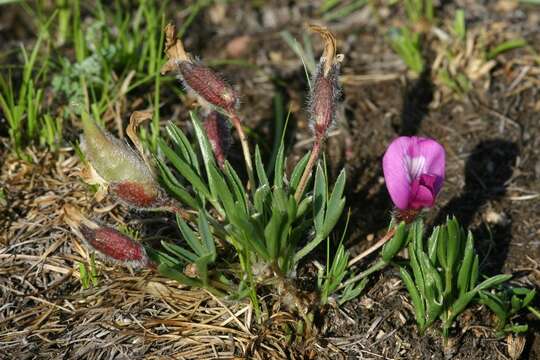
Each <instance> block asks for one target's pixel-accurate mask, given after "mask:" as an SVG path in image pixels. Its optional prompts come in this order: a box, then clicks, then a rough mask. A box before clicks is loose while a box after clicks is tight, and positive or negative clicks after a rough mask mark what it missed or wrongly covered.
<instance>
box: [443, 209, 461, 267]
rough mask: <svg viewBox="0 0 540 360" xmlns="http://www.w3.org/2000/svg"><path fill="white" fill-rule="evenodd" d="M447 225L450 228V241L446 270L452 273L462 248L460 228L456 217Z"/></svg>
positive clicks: (447, 249)
mask: <svg viewBox="0 0 540 360" xmlns="http://www.w3.org/2000/svg"><path fill="white" fill-rule="evenodd" d="M446 227H447V229H448V242H447V243H446V259H447V260H446V262H447V264H446V269H445V270H446V271H447V272H450V273H451V274H452V273H453V271H454V265H455V263H456V260H457V258H458V255H459V252H460V251H459V250H460V248H461V244H460V229H459V225H458V223H457V220H456V218H455V217H454V218H452V219H451V220H450V221H448V222H447V223H446Z"/></svg>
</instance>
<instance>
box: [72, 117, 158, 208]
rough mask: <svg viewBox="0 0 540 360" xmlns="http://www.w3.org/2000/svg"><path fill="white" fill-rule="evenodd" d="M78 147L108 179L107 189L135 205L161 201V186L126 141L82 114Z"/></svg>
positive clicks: (93, 166)
mask: <svg viewBox="0 0 540 360" xmlns="http://www.w3.org/2000/svg"><path fill="white" fill-rule="evenodd" d="M82 120H83V131H84V133H83V136H82V139H81V150H82V151H83V153H84V155H85V157H86V159H87V161H88V163H89V164H90V165H91V166H92V168H93V169H94V170H95V172H96V173H97V174H98V175H99V176H100V177H101V178H102V179H103V180H104V181H105V182H106V183H108V184H109V185H110V186H109V190H110V192H111V193H112V194H113V195H115V196H116V197H118V198H119V199H120V200H122V201H123V202H125V203H126V204H127V205H130V206H132V207H135V208H152V207H158V206H159V205H161V204H162V203H163V199H164V198H163V194H164V192H163V191H162V190H161V187H160V186H159V184H158V183H157V181H156V179H155V178H154V174H153V173H152V171H151V169H150V168H149V167H148V165H147V164H146V163H145V162H144V161H143V160H142V159H141V158H140V157H139V156H138V155H137V153H136V152H135V151H134V150H133V149H132V148H131V147H130V146H128V145H127V143H125V142H123V141H121V140H120V139H117V138H115V137H114V136H113V135H111V134H110V133H109V132H107V131H105V130H104V129H101V128H100V127H99V126H98V125H97V124H96V123H95V122H94V121H93V120H92V119H90V118H89V117H88V115H83V117H82Z"/></svg>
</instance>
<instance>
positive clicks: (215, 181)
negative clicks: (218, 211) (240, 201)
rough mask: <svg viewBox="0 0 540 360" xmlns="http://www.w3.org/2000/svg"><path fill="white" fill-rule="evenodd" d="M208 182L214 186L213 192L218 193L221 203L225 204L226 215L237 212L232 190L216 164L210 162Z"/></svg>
mask: <svg viewBox="0 0 540 360" xmlns="http://www.w3.org/2000/svg"><path fill="white" fill-rule="evenodd" d="M208 182H209V183H210V186H211V187H212V188H213V190H212V192H213V193H214V194H216V196H217V197H218V199H219V200H220V201H221V204H223V208H224V209H225V213H226V215H227V216H230V214H231V213H234V212H236V208H235V204H234V199H233V197H232V194H231V191H230V189H229V187H228V186H227V183H226V182H225V180H224V179H223V177H222V176H221V174H220V172H219V170H218V169H217V168H216V166H215V165H214V164H208Z"/></svg>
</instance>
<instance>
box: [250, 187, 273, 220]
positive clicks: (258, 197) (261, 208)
mask: <svg viewBox="0 0 540 360" xmlns="http://www.w3.org/2000/svg"><path fill="white" fill-rule="evenodd" d="M269 194H270V186H269V185H268V184H265V185H262V186H261V187H259V188H258V189H257V190H256V191H255V195H254V196H253V203H254V206H255V210H257V212H258V213H259V214H261V215H262V214H264V213H265V207H266V201H267V200H266V199H267V198H268V195H269Z"/></svg>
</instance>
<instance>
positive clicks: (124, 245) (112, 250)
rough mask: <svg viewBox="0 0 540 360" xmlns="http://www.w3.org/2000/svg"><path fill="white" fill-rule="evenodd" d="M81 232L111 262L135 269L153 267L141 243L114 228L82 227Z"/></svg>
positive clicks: (89, 243)
mask: <svg viewBox="0 0 540 360" xmlns="http://www.w3.org/2000/svg"><path fill="white" fill-rule="evenodd" d="M80 231H81V234H82V235H83V236H84V239H85V240H86V242H87V243H88V245H90V246H91V247H92V248H93V249H94V250H96V251H97V252H99V253H100V254H102V255H104V256H105V257H106V258H107V259H109V260H114V261H119V262H121V263H124V264H127V265H130V266H132V267H134V268H144V267H152V266H153V264H152V261H151V260H150V259H149V258H148V255H147V254H146V250H145V249H144V247H143V246H142V245H141V244H140V243H139V242H137V241H135V240H133V239H131V238H129V237H127V236H126V235H124V234H122V233H121V232H119V231H117V230H115V229H113V228H110V227H98V228H95V229H92V228H90V227H88V226H85V225H81V226H80Z"/></svg>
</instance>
